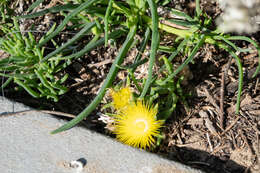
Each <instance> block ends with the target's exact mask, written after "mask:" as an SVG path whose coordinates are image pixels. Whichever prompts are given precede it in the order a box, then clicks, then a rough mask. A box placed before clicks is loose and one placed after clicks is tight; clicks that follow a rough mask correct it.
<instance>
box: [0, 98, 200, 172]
mask: <svg viewBox="0 0 260 173" xmlns="http://www.w3.org/2000/svg"><path fill="white" fill-rule="evenodd" d="M24 110H30V108H29V107H27V106H24V105H23V104H20V103H15V102H12V101H10V100H7V99H5V98H3V97H0V172H1V173H80V172H82V173H199V172H201V171H198V170H195V169H192V168H190V167H187V166H184V165H182V164H180V163H176V162H173V161H170V160H167V159H164V158H161V157H159V156H157V155H155V154H151V153H148V152H145V151H141V150H139V149H135V148H132V147H129V146H126V145H123V144H121V143H119V142H117V141H116V140H114V139H111V138H109V137H106V136H103V135H101V134H98V133H96V132H93V131H90V130H87V129H86V128H83V127H74V128H72V129H71V130H68V131H65V132H62V133H59V134H56V135H51V134H50V132H51V131H52V130H54V129H56V128H57V127H59V126H61V125H63V124H64V123H66V122H65V121H63V120H59V119H58V118H54V117H52V116H51V115H48V114H43V113H38V112H37V113H35V112H33V113H32V112H31V113H26V114H23V115H21V114H20V115H15V116H5V115H6V114H7V113H13V112H18V111H24ZM80 158H82V160H83V162H86V164H85V166H84V167H83V170H82V171H80V170H79V169H77V168H73V166H71V165H70V162H71V161H73V160H78V159H80Z"/></svg>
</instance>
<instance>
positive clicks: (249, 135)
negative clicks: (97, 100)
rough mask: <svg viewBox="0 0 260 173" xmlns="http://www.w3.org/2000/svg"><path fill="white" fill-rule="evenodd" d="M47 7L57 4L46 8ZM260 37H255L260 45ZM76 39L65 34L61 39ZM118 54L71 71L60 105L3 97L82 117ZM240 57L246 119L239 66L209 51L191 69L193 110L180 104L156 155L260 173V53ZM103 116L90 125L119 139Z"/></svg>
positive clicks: (205, 4)
mask: <svg viewBox="0 0 260 173" xmlns="http://www.w3.org/2000/svg"><path fill="white" fill-rule="evenodd" d="M57 3H59V2H58V1H57ZM43 5H45V6H51V5H53V4H50V3H48V2H46V3H44V4H43ZM25 6H26V4H25ZM170 6H171V7H174V8H178V9H181V10H183V11H185V12H187V13H190V14H192V13H193V12H194V8H195V4H194V2H192V1H185V0H176V1H174V2H172V3H171V4H170ZM201 6H202V8H203V10H204V11H205V12H207V13H208V14H209V15H210V16H211V17H213V18H216V17H217V16H218V15H219V14H220V13H221V10H220V9H219V7H218V4H217V3H216V2H215V1H214V0H212V1H210V0H204V1H202V3H201ZM43 8H44V7H43ZM61 19H62V18H61V17H60V16H55V15H49V18H48V20H55V21H56V22H57V21H59V20H60V21H61ZM45 20H47V19H46V17H41V18H39V19H37V20H36V22H35V21H34V22H35V23H37V22H38V23H39V26H38V29H40V30H44V29H46V28H48V22H46V21H45ZM30 22H32V21H30V20H28V21H24V23H21V25H24V27H25V28H26V25H29V24H30ZM259 34H260V32H258V33H255V34H252V35H249V37H250V38H252V39H253V40H256V41H257V42H258V43H260V37H259ZM72 36H73V35H72V34H71V33H69V32H66V31H65V32H63V33H62V35H61V36H60V38H59V39H61V40H62V39H63V38H66V39H68V38H70V37H72ZM236 44H237V45H239V46H240V47H242V48H248V47H252V45H250V44H248V43H246V42H242V41H237V42H236ZM119 46H120V45H118V47H119ZM50 49H52V48H50ZM117 51H118V49H117V48H104V47H100V48H98V49H96V50H94V51H92V52H91V53H90V54H88V55H85V57H83V58H81V59H78V60H75V61H74V62H73V63H72V64H71V65H70V66H69V67H68V68H66V69H65V72H66V73H68V74H69V76H70V77H69V79H68V80H67V83H66V86H67V87H68V88H69V92H68V93H66V94H65V95H62V96H61V97H60V100H59V102H57V103H55V102H51V101H46V100H44V99H34V98H32V97H31V96H30V95H28V94H27V93H25V92H23V91H21V92H14V91H13V90H12V89H11V88H12V86H11V87H9V88H6V89H5V90H4V91H3V92H1V95H3V96H5V97H8V98H11V99H13V100H15V101H18V102H22V103H24V104H26V105H29V106H32V107H34V108H37V109H48V110H56V111H62V112H66V113H70V114H74V115H77V114H78V113H80V112H81V111H82V110H83V109H84V108H85V107H86V105H88V104H89V103H90V102H91V101H92V99H93V98H94V96H95V95H96V94H97V91H98V89H99V88H100V86H101V84H102V82H103V80H104V79H105V76H106V74H107V72H108V70H109V67H110V66H111V62H113V58H114V57H115V55H116V53H117ZM131 53H132V52H131ZM131 53H130V54H129V57H128V58H130V59H131ZM133 53H134V50H133ZM239 57H240V58H241V61H242V63H243V69H244V85H243V93H242V98H241V110H240V115H239V116H237V115H235V104H236V96H237V86H238V80H237V79H238V70H237V67H236V63H235V60H234V59H232V58H231V57H230V55H229V54H227V53H226V52H224V51H223V50H220V49H217V48H215V47H213V46H211V45H205V46H204V47H203V48H201V49H200V51H199V53H198V54H197V55H196V58H195V61H194V64H191V65H190V66H189V72H190V73H191V74H192V77H191V78H190V80H188V81H187V83H186V84H184V88H185V92H186V93H191V96H190V97H189V98H188V99H187V100H188V105H189V109H185V108H184V106H183V105H182V104H181V103H179V104H178V106H177V109H176V111H175V112H174V113H173V115H172V117H171V118H170V119H169V120H168V121H167V122H166V124H165V125H164V128H163V129H162V131H163V133H164V134H165V139H164V140H163V142H162V143H161V145H160V147H158V148H156V149H155V150H154V151H152V152H154V153H156V154H159V155H161V156H163V157H166V158H168V159H171V160H175V161H178V162H181V163H184V164H187V165H190V166H192V167H194V168H198V169H201V170H203V171H205V172H209V173H214V172H216V173H220V172H221V173H222V172H223V173H240V172H241V173H242V172H260V165H259V161H260V160H259V147H260V146H259V135H260V132H259V131H260V83H259V79H260V75H258V76H257V77H256V78H254V79H252V78H251V76H252V74H253V72H254V71H255V69H256V66H257V61H258V58H257V52H256V51H255V52H253V53H248V54H244V53H240V54H239ZM120 75H124V73H123V72H122V73H120ZM118 79H120V76H118ZM99 112H100V109H97V110H96V111H94V112H93V113H92V114H91V115H90V116H89V117H88V118H87V119H86V120H85V122H86V123H87V126H88V128H90V129H92V130H95V131H98V132H100V133H104V134H106V135H110V136H111V137H113V135H111V134H109V133H108V132H107V131H106V130H105V129H104V127H105V124H104V123H102V122H101V121H99V120H98V118H99Z"/></svg>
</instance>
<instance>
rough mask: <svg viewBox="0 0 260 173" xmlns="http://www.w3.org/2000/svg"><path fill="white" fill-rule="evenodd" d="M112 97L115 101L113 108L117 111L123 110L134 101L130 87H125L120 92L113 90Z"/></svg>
mask: <svg viewBox="0 0 260 173" xmlns="http://www.w3.org/2000/svg"><path fill="white" fill-rule="evenodd" d="M111 96H112V99H113V106H114V108H115V109H116V110H122V109H123V108H125V107H126V106H127V105H129V103H130V101H131V99H132V92H131V90H130V87H124V88H122V89H120V90H119V91H114V90H111Z"/></svg>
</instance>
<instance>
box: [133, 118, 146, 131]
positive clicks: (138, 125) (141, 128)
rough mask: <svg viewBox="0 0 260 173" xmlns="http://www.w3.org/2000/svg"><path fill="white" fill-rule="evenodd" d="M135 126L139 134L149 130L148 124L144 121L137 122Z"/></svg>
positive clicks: (138, 120)
mask: <svg viewBox="0 0 260 173" xmlns="http://www.w3.org/2000/svg"><path fill="white" fill-rule="evenodd" d="M135 126H136V129H137V130H138V131H139V132H141V131H142V132H146V131H147V130H148V123H147V121H146V120H144V119H137V120H135Z"/></svg>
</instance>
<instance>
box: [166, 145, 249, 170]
mask: <svg viewBox="0 0 260 173" xmlns="http://www.w3.org/2000/svg"><path fill="white" fill-rule="evenodd" d="M163 157H164V158H167V159H170V160H173V161H177V162H180V163H182V164H185V165H189V166H191V167H193V168H195V169H199V170H202V171H204V172H206V173H244V172H247V173H250V171H249V170H247V168H246V167H244V166H242V165H239V164H238V163H236V162H234V161H232V160H230V159H229V158H228V156H227V157H224V158H220V157H217V156H214V155H212V154H210V153H208V152H205V151H201V150H195V149H191V148H187V147H176V146H174V149H173V152H170V153H168V154H167V155H164V156H163Z"/></svg>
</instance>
